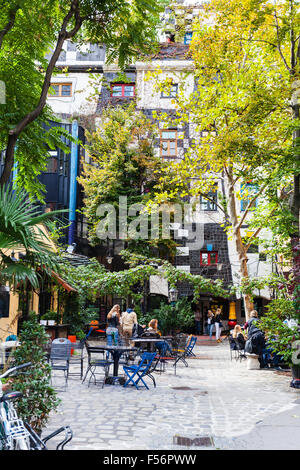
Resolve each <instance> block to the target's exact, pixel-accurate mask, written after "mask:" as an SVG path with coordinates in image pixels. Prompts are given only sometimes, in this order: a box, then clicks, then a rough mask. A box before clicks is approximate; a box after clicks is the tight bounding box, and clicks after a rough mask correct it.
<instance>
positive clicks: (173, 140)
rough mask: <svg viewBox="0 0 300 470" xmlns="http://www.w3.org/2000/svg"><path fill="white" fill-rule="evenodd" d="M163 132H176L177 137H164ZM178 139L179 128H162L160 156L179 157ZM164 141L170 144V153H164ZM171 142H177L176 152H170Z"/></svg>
mask: <svg viewBox="0 0 300 470" xmlns="http://www.w3.org/2000/svg"><path fill="white" fill-rule="evenodd" d="M163 132H175V138H174V139H171V138H167V139H166V138H163ZM177 141H178V130H177V129H161V130H160V156H161V157H162V158H177V149H178V145H177ZM164 142H167V145H168V149H167V151H168V155H164V154H163V143H164ZM170 142H175V153H174V154H170Z"/></svg>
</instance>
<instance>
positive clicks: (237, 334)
mask: <svg viewBox="0 0 300 470" xmlns="http://www.w3.org/2000/svg"><path fill="white" fill-rule="evenodd" d="M232 337H233V338H234V339H235V340H236V342H237V344H238V346H239V349H244V348H245V342H246V341H245V338H244V335H243V333H242V327H241V326H240V325H235V327H234V329H233V332H232Z"/></svg>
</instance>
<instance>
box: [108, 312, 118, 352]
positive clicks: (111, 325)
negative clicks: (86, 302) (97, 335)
mask: <svg viewBox="0 0 300 470" xmlns="http://www.w3.org/2000/svg"><path fill="white" fill-rule="evenodd" d="M107 321H108V327H107V328H106V338H107V344H108V345H109V346H111V345H112V344H113V337H114V344H118V340H119V330H118V326H119V325H120V305H118V304H116V305H114V306H113V308H112V309H111V311H110V312H109V313H108V315H107Z"/></svg>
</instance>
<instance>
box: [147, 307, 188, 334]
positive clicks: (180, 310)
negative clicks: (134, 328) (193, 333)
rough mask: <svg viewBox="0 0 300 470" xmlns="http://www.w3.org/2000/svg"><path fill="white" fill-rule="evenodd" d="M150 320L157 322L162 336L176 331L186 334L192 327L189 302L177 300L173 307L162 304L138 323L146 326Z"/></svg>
mask: <svg viewBox="0 0 300 470" xmlns="http://www.w3.org/2000/svg"><path fill="white" fill-rule="evenodd" d="M152 318H156V319H157V320H158V327H159V330H160V331H161V333H162V334H163V335H166V334H168V333H174V332H175V331H177V330H180V331H181V332H186V331H188V330H189V329H190V328H191V327H192V326H193V325H194V313H193V310H192V306H191V302H190V301H189V300H187V299H179V300H178V301H177V302H176V303H175V304H174V306H173V305H170V304H165V303H163V302H162V303H161V304H160V307H159V308H158V309H154V310H153V311H152V312H150V313H148V314H147V315H145V316H143V317H141V318H140V323H141V324H146V325H147V326H148V323H149V321H150V320H151V319H152Z"/></svg>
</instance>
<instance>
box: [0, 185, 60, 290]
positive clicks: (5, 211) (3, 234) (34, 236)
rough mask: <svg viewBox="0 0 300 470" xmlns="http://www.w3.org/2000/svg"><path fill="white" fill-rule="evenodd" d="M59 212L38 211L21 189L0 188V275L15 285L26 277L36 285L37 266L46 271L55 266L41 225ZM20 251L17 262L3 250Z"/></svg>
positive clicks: (55, 260) (54, 258) (48, 242)
mask: <svg viewBox="0 0 300 470" xmlns="http://www.w3.org/2000/svg"><path fill="white" fill-rule="evenodd" d="M60 212H63V211H56V212H48V213H41V211H40V209H39V208H38V207H37V206H33V205H32V204H31V203H30V202H29V201H28V199H27V196H26V193H25V192H24V191H13V190H12V189H11V188H10V187H6V188H5V187H2V188H0V267H1V272H0V278H1V282H7V281H8V282H9V283H10V284H11V285H13V286H17V285H18V284H19V283H20V282H22V281H25V280H28V281H29V282H30V284H31V285H32V286H33V287H34V288H38V285H39V283H38V274H37V272H36V269H37V268H39V269H40V270H42V271H45V272H46V273H50V272H51V270H52V269H58V265H57V259H56V255H55V253H53V249H52V247H51V245H50V240H49V238H48V235H47V234H46V232H44V231H43V230H42V228H41V226H42V224H45V225H47V222H48V220H50V219H51V218H54V217H55V216H56V215H57V214H58V213H60ZM14 249H18V250H22V252H23V253H24V254H25V257H24V258H22V259H21V260H19V261H18V262H15V261H13V260H12V259H11V258H10V256H8V255H7V254H6V250H14Z"/></svg>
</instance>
